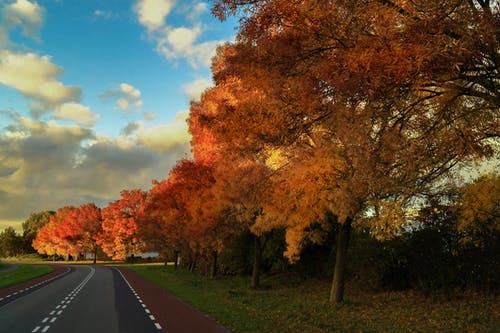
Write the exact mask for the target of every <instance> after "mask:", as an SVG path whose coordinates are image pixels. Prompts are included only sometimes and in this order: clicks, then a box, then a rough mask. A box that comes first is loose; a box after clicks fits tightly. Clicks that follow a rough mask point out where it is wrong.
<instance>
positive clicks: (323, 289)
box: [128, 265, 500, 333]
mask: <svg viewBox="0 0 500 333" xmlns="http://www.w3.org/2000/svg"><path fill="white" fill-rule="evenodd" d="M128 267H129V268H131V269H133V270H135V271H137V272H138V273H140V274H141V275H143V276H144V277H146V278H147V279H149V280H150V281H152V282H153V283H155V284H157V285H159V286H161V287H163V288H164V289H166V290H168V291H170V292H171V293H173V294H175V295H176V296H178V297H179V298H181V299H183V300H184V301H186V302H187V303H190V304H192V305H193V306H194V307H196V308H198V309H199V310H200V311H202V312H204V313H206V314H208V315H209V316H210V317H212V318H214V319H216V320H217V321H219V322H220V323H222V324H223V325H225V326H226V327H227V328H229V329H231V330H233V331H234V332H240V333H242V332H269V333H273V332H310V333H316V332H450V333H451V332H498V325H499V323H500V306H499V305H498V304H499V302H498V299H496V298H495V297H493V296H484V295H481V294H477V293H465V294H464V293H462V294H458V293H457V294H454V295H451V297H450V295H447V296H446V297H445V295H443V294H440V295H434V296H427V297H425V296H423V295H421V294H418V293H414V292H391V293H366V292H361V291H359V290H356V289H354V288H353V287H352V286H350V285H348V286H347V290H346V300H345V302H344V303H343V304H340V305H332V304H329V303H328V301H327V297H328V293H329V287H330V283H329V282H330V281H324V280H307V281H294V280H293V279H290V278H288V277H285V276H274V277H264V278H263V280H262V286H263V287H262V288H261V289H260V290H252V289H250V288H249V286H248V285H249V279H248V278H244V277H231V278H221V279H217V280H211V279H209V278H206V277H203V276H198V275H193V274H191V273H189V272H186V271H184V270H181V269H178V270H175V269H174V268H173V267H166V268H165V267H163V266H152V265H148V266H141V265H130V266H128Z"/></svg>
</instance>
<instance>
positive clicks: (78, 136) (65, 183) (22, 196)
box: [0, 117, 189, 220]
mask: <svg viewBox="0 0 500 333" xmlns="http://www.w3.org/2000/svg"><path fill="white" fill-rule="evenodd" d="M9 128H10V130H9V131H3V132H2V131H0V216H1V217H2V218H3V219H12V220H14V219H15V220H23V219H26V218H27V216H28V215H29V214H30V213H31V212H33V211H41V210H46V209H52V210H55V209H57V208H59V207H63V206H66V205H81V204H84V203H88V202H96V203H97V204H98V205H106V204H107V202H109V201H111V200H115V199H116V198H117V197H119V194H120V191H121V190H123V189H133V188H142V189H148V188H150V186H151V180H152V179H164V178H166V177H167V176H168V170H169V169H170V168H171V167H172V166H173V165H174V164H175V162H176V161H177V160H179V159H180V158H182V157H183V156H185V154H188V153H189V145H187V144H186V145H179V144H178V143H177V142H175V141H172V144H171V145H170V146H169V147H168V146H167V145H163V146H162V152H161V153H160V152H158V151H156V150H152V149H151V148H149V147H146V146H144V145H140V144H138V143H137V138H136V137H119V138H107V137H101V136H97V135H95V134H94V133H93V131H92V130H90V129H86V128H81V127H79V126H74V125H73V126H68V125H60V124H57V123H55V122H42V121H34V120H30V119H27V118H22V117H20V118H17V119H16V120H14V122H13V123H12V124H11V126H9Z"/></svg>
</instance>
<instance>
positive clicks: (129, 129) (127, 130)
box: [121, 122, 141, 136]
mask: <svg viewBox="0 0 500 333" xmlns="http://www.w3.org/2000/svg"><path fill="white" fill-rule="evenodd" d="M140 127H141V125H140V124H139V123H138V122H132V123H129V124H127V126H125V127H124V128H122V130H121V133H122V134H123V135H125V136H129V135H132V134H133V133H134V132H135V131H137V130H138V129H139V128H140Z"/></svg>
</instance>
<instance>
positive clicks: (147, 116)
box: [144, 112, 156, 121]
mask: <svg viewBox="0 0 500 333" xmlns="http://www.w3.org/2000/svg"><path fill="white" fill-rule="evenodd" d="M144 118H145V119H146V120H149V121H151V120H155V118H156V113H154V112H144Z"/></svg>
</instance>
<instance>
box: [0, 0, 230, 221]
mask: <svg viewBox="0 0 500 333" xmlns="http://www.w3.org/2000/svg"><path fill="white" fill-rule="evenodd" d="M236 26H237V22H236V21H235V20H229V21H226V22H220V21H219V20H218V19H216V18H214V17H213V16H212V15H211V14H210V4H209V3H208V2H203V1H202V0H200V1H198V0H85V1H82V0H38V1H34V0H0V230H3V228H5V227H6V226H7V225H13V226H14V227H15V228H16V229H17V230H20V229H21V223H22V222H23V221H25V220H26V218H27V217H28V216H29V214H30V213H32V212H39V211H43V210H57V209H58V208H60V207H63V206H67V205H73V206H78V205H82V204H85V203H89V202H94V203H96V204H97V205H98V206H101V207H104V206H106V205H107V204H108V203H109V202H111V201H113V200H116V199H118V198H119V197H120V191H122V190H124V189H134V188H141V189H144V190H147V189H149V188H150V187H151V183H152V180H161V179H165V178H166V177H167V176H168V172H169V170H170V169H171V167H172V166H174V164H175V163H176V161H178V160H179V159H181V158H185V157H190V147H189V141H190V136H189V133H188V131H187V125H186V117H187V115H188V110H189V102H190V100H197V99H198V98H199V97H200V94H201V92H202V91H203V90H204V89H206V88H207V87H209V86H210V85H211V84H212V83H211V74H210V58H211V57H212V56H213V55H214V52H215V48H216V46H217V45H219V44H221V43H224V42H228V41H232V40H233V39H234V36H235V34H236V30H235V27H236Z"/></svg>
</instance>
